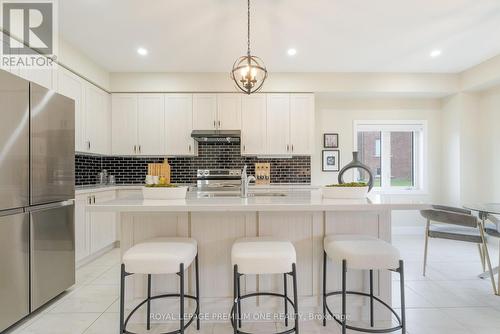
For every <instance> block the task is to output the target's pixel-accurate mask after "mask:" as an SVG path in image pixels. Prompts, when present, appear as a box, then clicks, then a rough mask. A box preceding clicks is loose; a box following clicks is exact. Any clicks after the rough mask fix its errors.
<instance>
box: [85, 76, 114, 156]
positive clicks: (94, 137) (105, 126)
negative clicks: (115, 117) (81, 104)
mask: <svg viewBox="0 0 500 334" xmlns="http://www.w3.org/2000/svg"><path fill="white" fill-rule="evenodd" d="M108 99H109V94H108V93H106V92H105V91H103V90H102V89H100V88H98V87H96V86H94V85H93V84H91V83H85V139H86V140H85V144H86V145H85V146H86V148H87V151H88V152H90V153H99V154H109V153H110V142H111V135H110V131H109V130H110V128H111V111H110V109H109V101H108Z"/></svg>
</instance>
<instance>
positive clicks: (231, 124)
mask: <svg viewBox="0 0 500 334" xmlns="http://www.w3.org/2000/svg"><path fill="white" fill-rule="evenodd" d="M217 128H218V129H221V130H240V129H241V94H217Z"/></svg>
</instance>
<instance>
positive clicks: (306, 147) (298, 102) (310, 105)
mask: <svg viewBox="0 0 500 334" xmlns="http://www.w3.org/2000/svg"><path fill="white" fill-rule="evenodd" d="M314 113H315V112H314V95H313V94H290V150H291V153H292V154H294V155H310V154H312V153H313V152H314Z"/></svg>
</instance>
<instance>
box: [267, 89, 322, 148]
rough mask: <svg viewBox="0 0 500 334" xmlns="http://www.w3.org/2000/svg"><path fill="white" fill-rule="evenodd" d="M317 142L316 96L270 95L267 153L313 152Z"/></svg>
mask: <svg viewBox="0 0 500 334" xmlns="http://www.w3.org/2000/svg"><path fill="white" fill-rule="evenodd" d="M278 124H279V126H277V125H278ZM313 141H314V95H313V94H268V95H267V154H268V155H310V154H312V153H313Z"/></svg>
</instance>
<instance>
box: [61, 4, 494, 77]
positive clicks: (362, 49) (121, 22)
mask: <svg viewBox="0 0 500 334" xmlns="http://www.w3.org/2000/svg"><path fill="white" fill-rule="evenodd" d="M59 4H60V12H59V17H60V32H61V34H62V36H63V37H64V38H65V39H66V40H68V41H69V42H70V43H72V44H73V45H75V46H76V47H77V48H79V49H80V50H82V51H83V53H85V54H86V55H87V56H89V57H90V58H92V59H93V60H94V61H96V62H97V63H98V64H100V65H102V66H103V67H104V68H106V69H107V70H109V71H111V72H129V71H141V72H157V71H169V72H229V70H230V69H231V67H232V64H233V62H234V60H235V59H236V58H237V57H238V56H240V55H243V54H244V53H245V52H246V1H245V0H154V1H153V0H61V1H59ZM252 7H253V10H252V12H253V13H252V16H253V23H252V26H253V29H252V51H253V53H254V54H255V55H258V56H260V57H261V58H262V59H263V60H264V62H265V63H266V66H267V68H268V69H269V70H270V71H271V72H460V71H462V70H464V69H466V68H469V67H471V66H473V65H476V64H478V63H480V62H482V61H484V60H486V59H488V58H491V57H493V56H495V55H497V54H500V1H499V0H309V1H307V0H252ZM140 46H142V47H145V48H147V49H148V50H149V55H148V56H146V57H141V56H139V55H138V54H137V52H136V50H137V48H138V47H140ZM291 47H293V48H296V49H297V51H298V52H297V55H296V56H294V57H290V56H288V55H287V52H286V51H287V49H288V48H291ZM435 49H439V50H442V55H441V56H440V57H438V58H431V57H430V56H429V54H430V52H431V51H432V50H435Z"/></svg>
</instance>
